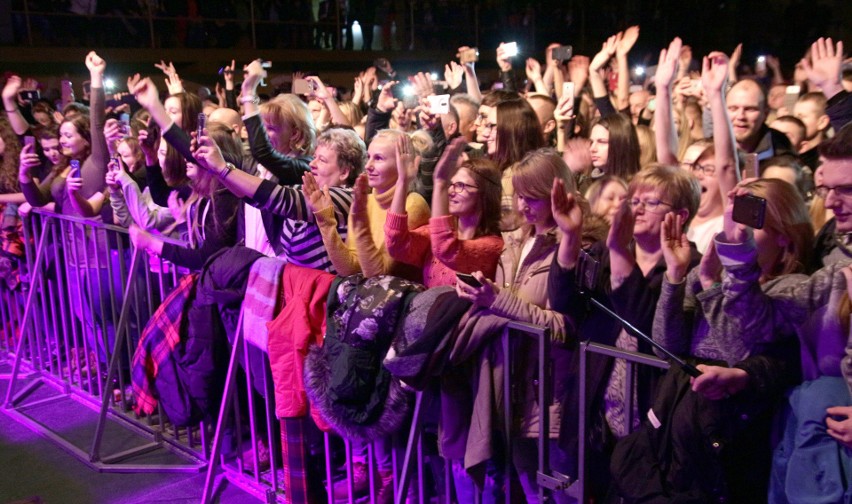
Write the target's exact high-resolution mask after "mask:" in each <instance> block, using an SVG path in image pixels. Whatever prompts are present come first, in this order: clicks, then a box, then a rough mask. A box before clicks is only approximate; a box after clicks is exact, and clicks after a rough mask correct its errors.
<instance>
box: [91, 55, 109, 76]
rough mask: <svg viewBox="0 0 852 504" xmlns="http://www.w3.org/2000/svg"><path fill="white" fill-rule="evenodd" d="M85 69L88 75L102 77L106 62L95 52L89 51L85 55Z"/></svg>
mask: <svg viewBox="0 0 852 504" xmlns="http://www.w3.org/2000/svg"><path fill="white" fill-rule="evenodd" d="M86 68H88V69H89V72H90V73H93V74H98V75H101V76H103V74H104V70H106V61H104V60H103V58H101V57H100V56H98V53H96V52H95V51H90V52H89V54H87V55H86Z"/></svg>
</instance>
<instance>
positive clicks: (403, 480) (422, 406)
mask: <svg viewBox="0 0 852 504" xmlns="http://www.w3.org/2000/svg"><path fill="white" fill-rule="evenodd" d="M433 397H434V393H433V392H432V391H431V389H429V388H427V389H426V390H424V391H422V392H417V394H416V395H415V401H414V415H413V417H412V418H411V430H410V432H409V434H408V444H407V445H406V446H405V458H404V459H403V461H402V475H401V476H400V478H399V488H398V491H397V494H396V501H395V502H405V497H406V496H407V495H408V484H409V480H410V479H411V459H412V457H413V454H414V450H415V449H417V448H418V447H419V444H420V435H421V424H422V422H421V420H422V417H423V412H424V411H425V410H426V409H428V408H429V405H430V404H431V403H432V398H433ZM418 473H421V474H422V470H420V471H418ZM421 480H422V478H421ZM421 483H422V481H421ZM421 493H422V485H421Z"/></svg>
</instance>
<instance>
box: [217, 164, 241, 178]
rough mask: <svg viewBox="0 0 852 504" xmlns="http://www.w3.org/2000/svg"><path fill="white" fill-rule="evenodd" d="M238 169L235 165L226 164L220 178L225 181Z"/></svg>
mask: <svg viewBox="0 0 852 504" xmlns="http://www.w3.org/2000/svg"><path fill="white" fill-rule="evenodd" d="M236 169H237V167H236V166H234V164H233V163H225V169H224V170H222V171H220V172H219V178H220V179H222V180H225V179H226V178H228V175H230V174H231V172H232V171H234V170H236Z"/></svg>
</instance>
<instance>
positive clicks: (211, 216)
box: [130, 123, 242, 270]
mask: <svg viewBox="0 0 852 504" xmlns="http://www.w3.org/2000/svg"><path fill="white" fill-rule="evenodd" d="M206 133H207V135H209V137H210V139H211V140H212V141H213V142H215V143H216V145H218V146H219V149H221V153H222V154H225V155H227V156H239V155H240V153H241V151H242V145H241V144H240V142H239V141H238V140H236V139H235V138H234V136H233V131H232V130H231V129H230V128H228V127H227V126H225V125H224V124H221V123H210V125H209V126H208V127H207V128H206ZM204 141H205V140H204V138H202V147H203V146H204ZM208 142H209V141H208ZM219 149H215V152H216V153H220V150H219ZM209 150H210V149H209V147H208V148H206V149H203V148H199V149H197V150H196V152H197V153H199V155H207V153H208V152H209ZM220 156H221V154H220ZM205 159H206V158H205ZM186 176H187V178H188V179H189V181H190V187H191V188H192V193H191V194H190V197H189V198H188V199H187V200H186V203H185V204H184V208H185V210H184V215H183V217H184V218H185V219H186V223H187V235H188V241H189V247H188V248H184V247H180V246H177V245H174V244H172V243H165V242H164V241H163V240H162V239H161V238H159V237H158V236H156V235H152V234H151V233H149V232H148V231H146V230H144V229H141V228H139V227H138V226H132V227H131V228H130V239H131V241H132V242H133V245H134V246H135V247H136V248H137V249H140V250H145V251H147V252H148V253H150V254H154V255H157V256H160V257H162V258H163V259H165V260H167V261H170V262H172V263H174V264H176V265H178V266H184V267H186V268H189V269H191V270H200V269H201V267H202V266H203V265H204V263H205V262H206V261H207V259H208V258H209V257H210V256H211V255H213V254H214V253H216V252H217V251H219V250H220V249H222V248H226V247H231V246H233V245H234V244H236V241H237V218H236V213H237V212H236V210H237V205H238V200H237V198H236V197H235V196H234V195H233V194H231V193H230V192H229V191H227V190H225V188H224V187H222V186H221V184H220V183H219V180H218V179H217V178H216V176H215V175H214V174H213V173H211V172H209V171H207V170H205V169H202V168H200V167H199V166H198V164H196V163H192V162H190V163H187V170H186ZM176 218H177V217H176Z"/></svg>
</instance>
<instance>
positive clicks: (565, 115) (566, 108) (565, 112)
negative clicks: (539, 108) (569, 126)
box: [553, 95, 574, 122]
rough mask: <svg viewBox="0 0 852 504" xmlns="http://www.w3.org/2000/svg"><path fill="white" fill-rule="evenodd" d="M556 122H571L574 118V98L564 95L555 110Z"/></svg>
mask: <svg viewBox="0 0 852 504" xmlns="http://www.w3.org/2000/svg"><path fill="white" fill-rule="evenodd" d="M553 118H554V119H556V122H565V121H570V120H571V119H573V118H574V96H573V95H571V96H568V95H562V96H561V97H560V98H559V101H558V102H557V103H556V108H555V109H554V110H553Z"/></svg>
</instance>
